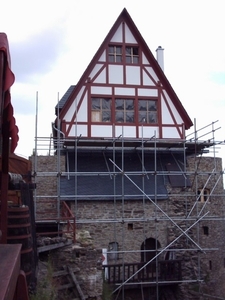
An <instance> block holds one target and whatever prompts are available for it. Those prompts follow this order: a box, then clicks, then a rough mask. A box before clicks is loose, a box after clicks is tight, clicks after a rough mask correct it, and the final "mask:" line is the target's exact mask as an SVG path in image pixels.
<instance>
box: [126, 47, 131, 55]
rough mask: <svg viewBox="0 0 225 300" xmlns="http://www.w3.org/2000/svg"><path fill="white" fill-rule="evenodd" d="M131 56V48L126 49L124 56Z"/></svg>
mask: <svg viewBox="0 0 225 300" xmlns="http://www.w3.org/2000/svg"><path fill="white" fill-rule="evenodd" d="M127 54H128V55H131V47H126V55H127Z"/></svg>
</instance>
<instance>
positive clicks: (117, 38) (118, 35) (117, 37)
mask: <svg viewBox="0 0 225 300" xmlns="http://www.w3.org/2000/svg"><path fill="white" fill-rule="evenodd" d="M122 41H123V35H122V24H120V26H119V27H118V29H117V31H116V33H115V34H114V36H113V37H112V39H111V40H110V42H117V43H122Z"/></svg>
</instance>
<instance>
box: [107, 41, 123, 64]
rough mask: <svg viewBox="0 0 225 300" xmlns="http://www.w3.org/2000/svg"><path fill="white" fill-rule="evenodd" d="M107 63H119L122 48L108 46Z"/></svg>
mask: <svg viewBox="0 0 225 300" xmlns="http://www.w3.org/2000/svg"><path fill="white" fill-rule="evenodd" d="M108 57H109V62H114V63H120V62H122V46H113V45H110V46H109V48H108Z"/></svg>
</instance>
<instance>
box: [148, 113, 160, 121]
mask: <svg viewBox="0 0 225 300" xmlns="http://www.w3.org/2000/svg"><path fill="white" fill-rule="evenodd" d="M148 119H149V120H148V121H149V123H157V122H158V120H157V114H156V113H155V112H149V113H148Z"/></svg>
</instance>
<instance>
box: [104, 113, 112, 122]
mask: <svg viewBox="0 0 225 300" xmlns="http://www.w3.org/2000/svg"><path fill="white" fill-rule="evenodd" d="M110 121H111V112H109V111H103V112H102V122H110Z"/></svg>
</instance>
